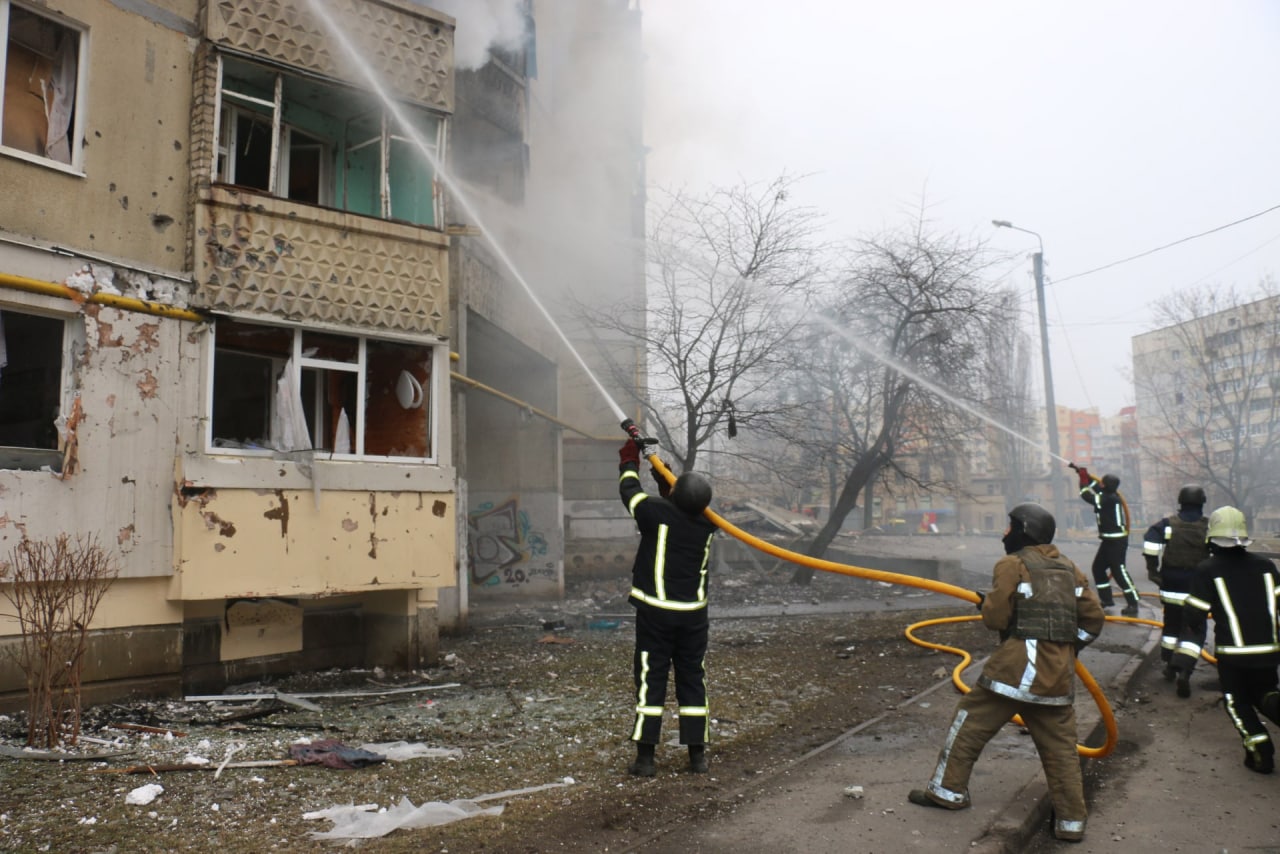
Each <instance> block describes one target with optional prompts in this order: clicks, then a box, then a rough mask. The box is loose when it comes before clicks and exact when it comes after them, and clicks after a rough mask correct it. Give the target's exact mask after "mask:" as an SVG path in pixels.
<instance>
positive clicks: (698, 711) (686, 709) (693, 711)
mask: <svg viewBox="0 0 1280 854" xmlns="http://www.w3.org/2000/svg"><path fill="white" fill-rule="evenodd" d="M678 711H679V713H680V714H682V715H685V716H686V717H693V716H694V715H698V716H701V717H706V715H707V707H706V706H681V707H680V708H679V710H678Z"/></svg>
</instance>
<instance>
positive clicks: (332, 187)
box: [0, 0, 444, 226]
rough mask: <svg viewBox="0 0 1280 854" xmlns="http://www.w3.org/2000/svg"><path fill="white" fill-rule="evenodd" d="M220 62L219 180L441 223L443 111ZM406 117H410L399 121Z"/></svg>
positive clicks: (216, 171) (312, 201)
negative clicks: (438, 178)
mask: <svg viewBox="0 0 1280 854" xmlns="http://www.w3.org/2000/svg"><path fill="white" fill-rule="evenodd" d="M0 2H3V0H0ZM221 68H222V76H221V84H220V86H219V88H218V96H219V130H218V146H217V157H216V162H215V163H214V169H213V174H214V176H215V178H216V180H218V181H221V182H223V183H228V184H235V185H237V186H241V187H248V188H250V189H256V190H260V191H262V192H266V193H271V194H272V195H276V196H281V197H284V198H289V199H293V200H295V201H299V202H306V203H309V204H318V205H331V206H334V207H337V208H340V209H342V210H347V211H352V212H354V213H358V214H363V215H365V216H372V217H378V218H380V219H398V220H403V221H405V222H409V223H412V224H415V225H429V226H436V225H438V224H439V222H440V204H441V200H440V197H439V194H438V193H437V192H436V187H435V168H434V160H435V158H437V157H439V155H440V146H441V140H442V139H443V138H444V120H443V117H441V116H439V115H437V114H435V113H432V112H431V111H429V110H425V109H423V108H421V107H416V106H412V105H408V104H400V105H397V108H396V109H395V110H394V111H392V110H388V109H385V108H384V107H383V106H382V105H381V104H380V103H379V102H378V100H377V99H376V97H374V96H373V95H372V94H368V93H364V92H361V91H359V90H357V89H353V88H351V87H346V86H341V85H338V84H326V83H325V82H323V81H319V80H314V79H310V78H302V77H296V76H293V75H289V74H284V73H281V72H277V71H276V70H274V69H272V68H268V67H267V66H263V65H258V64H256V63H251V62H245V61H243V60H239V59H233V58H231V57H223V58H222V61H221ZM400 119H403V120H404V122H405V123H406V124H407V125H408V127H399V126H398V123H399V120H400ZM277 127H278V129H279V130H278V137H277V130H276V128H277Z"/></svg>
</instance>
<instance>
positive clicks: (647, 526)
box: [618, 463, 716, 744]
mask: <svg viewBox="0 0 1280 854" xmlns="http://www.w3.org/2000/svg"><path fill="white" fill-rule="evenodd" d="M619 470H620V475H619V480H618V491H619V493H620V494H621V496H622V502H623V504H625V505H626V506H627V510H628V511H629V512H630V513H631V516H632V518H634V519H635V522H636V527H638V528H639V529H640V546H639V548H638V549H637V550H636V559H635V564H634V565H633V566H632V569H631V596H630V601H631V604H632V606H633V607H634V608H635V609H636V644H635V654H634V661H633V668H632V670H633V674H634V677H635V686H636V721H635V726H634V728H633V730H632V733H631V740H632V741H636V742H639V743H641V744H657V743H658V737H659V734H660V732H661V729H662V708H663V704H664V703H665V701H666V697H667V677H668V674H669V673H670V671H671V670H672V669H673V668H674V670H675V686H676V702H677V703H678V706H679V716H680V717H679V720H680V743H681V744H706V743H707V741H708V738H709V726H708V720H709V718H708V712H707V682H706V670H705V667H704V665H703V659H704V658H705V657H706V654H707V637H708V628H709V622H710V621H709V617H708V615H707V569H708V562H709V560H710V556H711V541H712V538H713V537H714V535H715V532H716V527H715V525H713V524H712V523H711V522H710V521H708V520H707V519H706V518H705V517H703V516H696V517H694V516H689V515H688V514H686V513H685V512H684V511H683V510H681V509H680V508H679V507H677V506H676V505H675V504H673V503H671V502H670V501H668V500H667V499H665V498H659V497H658V496H654V495H649V494H647V493H646V492H645V491H644V489H643V488H642V487H641V485H640V474H639V471H638V466H637V465H636V464H635V463H624V464H623V465H622V466H620V469H619Z"/></svg>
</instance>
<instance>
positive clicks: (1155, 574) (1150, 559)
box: [1142, 555, 1160, 584]
mask: <svg viewBox="0 0 1280 854" xmlns="http://www.w3.org/2000/svg"><path fill="white" fill-rule="evenodd" d="M1142 559H1143V560H1145V561H1146V562H1147V578H1148V579H1149V580H1150V581H1152V582H1153V583H1155V584H1159V583H1160V561H1159V560H1157V559H1156V558H1155V557H1154V556H1153V555H1143V556H1142Z"/></svg>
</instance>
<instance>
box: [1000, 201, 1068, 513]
mask: <svg viewBox="0 0 1280 854" xmlns="http://www.w3.org/2000/svg"><path fill="white" fill-rule="evenodd" d="M991 224H992V225H994V226H995V227H996V228H1011V229H1013V230H1014V231H1021V232H1023V233H1024V234H1030V235H1032V236H1033V237H1035V239H1036V242H1037V243H1039V244H1040V250H1039V251H1038V252H1036V253H1035V254H1034V255H1032V256H1031V266H1032V270H1033V272H1034V273H1035V277H1036V306H1037V308H1039V310H1040V357H1041V363H1042V366H1043V367H1044V405H1045V407H1046V409H1047V410H1048V412H1047V417H1046V419H1045V420H1046V422H1047V426H1048V428H1049V453H1050V454H1051V455H1052V456H1053V458H1054V462H1055V463H1056V462H1057V461H1058V460H1061V459H1062V454H1061V452H1060V447H1059V441H1058V406H1057V403H1056V402H1055V401H1054V399H1053V368H1052V367H1051V365H1050V362H1049V321H1048V319H1047V318H1046V317H1045V309H1044V240H1043V239H1042V238H1041V237H1040V235H1039V234H1037V233H1036V232H1034V231H1032V230H1031V229H1028V228H1019V227H1018V226H1016V225H1014V224H1013V223H1011V222H1009V221H1008V220H1007V219H993V220H991ZM1049 485H1050V486H1051V487H1052V489H1053V517H1054V518H1055V519H1056V520H1057V521H1058V528H1059V529H1062V528H1063V526H1064V525H1065V524H1066V521H1067V520H1066V516H1065V513H1066V501H1065V496H1064V495H1063V489H1062V478H1061V477H1060V476H1059V474H1058V472H1057V471H1055V470H1054V467H1053V466H1052V464H1051V465H1050V469H1049Z"/></svg>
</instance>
